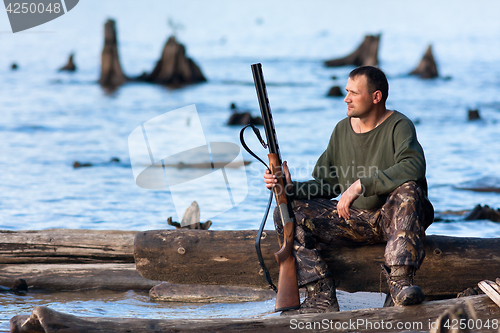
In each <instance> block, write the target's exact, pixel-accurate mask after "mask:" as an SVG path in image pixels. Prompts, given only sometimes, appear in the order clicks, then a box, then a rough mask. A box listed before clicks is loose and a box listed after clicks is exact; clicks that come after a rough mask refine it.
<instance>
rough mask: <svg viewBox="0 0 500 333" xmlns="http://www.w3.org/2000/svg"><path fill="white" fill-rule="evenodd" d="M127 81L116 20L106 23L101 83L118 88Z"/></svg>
mask: <svg viewBox="0 0 500 333" xmlns="http://www.w3.org/2000/svg"><path fill="white" fill-rule="evenodd" d="M126 81H127V77H126V76H125V74H123V71H122V67H121V65H120V57H119V56H118V38H117V36H116V24H115V21H114V20H111V19H110V20H108V21H107V22H106V24H104V47H103V49H102V54H101V77H100V79H99V83H100V84H101V85H102V86H104V87H107V88H116V87H118V86H120V85H122V84H123V83H125V82H126Z"/></svg>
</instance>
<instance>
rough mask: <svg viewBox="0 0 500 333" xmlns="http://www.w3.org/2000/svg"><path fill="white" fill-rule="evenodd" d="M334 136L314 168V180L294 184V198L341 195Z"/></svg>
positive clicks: (305, 198)
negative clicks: (334, 155) (334, 150)
mask: <svg viewBox="0 0 500 333" xmlns="http://www.w3.org/2000/svg"><path fill="white" fill-rule="evenodd" d="M334 147H335V146H334V145H333V135H332V137H331V138H330V142H329V144H328V147H327V148H326V150H325V151H324V152H323V154H321V156H320V157H319V159H318V161H317V162H316V165H315V166H314V169H313V172H312V176H313V179H311V180H308V181H305V182H295V181H294V182H292V185H293V186H292V191H291V192H292V198H294V199H301V200H309V199H312V198H328V199H330V198H335V197H337V196H339V195H340V194H341V190H340V186H339V180H338V177H337V170H336V167H335V166H334V164H333V149H334Z"/></svg>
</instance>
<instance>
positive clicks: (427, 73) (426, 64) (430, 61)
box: [410, 45, 438, 79]
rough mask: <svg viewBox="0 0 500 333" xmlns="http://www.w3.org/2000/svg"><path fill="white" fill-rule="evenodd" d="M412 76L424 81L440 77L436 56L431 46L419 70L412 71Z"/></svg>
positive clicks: (419, 65)
mask: <svg viewBox="0 0 500 333" xmlns="http://www.w3.org/2000/svg"><path fill="white" fill-rule="evenodd" d="M410 75H418V76H419V77H420V78H422V79H432V78H435V77H438V70H437V65H436V61H435V60H434V55H433V54H432V45H429V47H428V48H427V51H425V54H424V56H423V57H422V60H420V63H419V64H418V66H417V68H415V69H414V70H412V71H411V72H410Z"/></svg>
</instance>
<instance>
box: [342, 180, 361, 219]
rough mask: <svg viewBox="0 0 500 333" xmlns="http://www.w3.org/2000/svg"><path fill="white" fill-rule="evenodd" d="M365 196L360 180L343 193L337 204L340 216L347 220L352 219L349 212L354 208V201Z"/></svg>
mask: <svg viewBox="0 0 500 333" xmlns="http://www.w3.org/2000/svg"><path fill="white" fill-rule="evenodd" d="M361 194H363V189H362V187H361V181H360V180H359V179H358V180H356V181H355V182H354V183H352V185H351V186H349V188H348V189H347V191H345V192H344V193H342V196H341V197H340V200H339V203H338V204H337V211H338V213H339V216H340V217H342V218H343V219H345V220H348V219H350V218H351V213H350V212H349V208H350V207H351V206H352V203H353V202H354V200H356V199H357V198H359V196H360V195H361Z"/></svg>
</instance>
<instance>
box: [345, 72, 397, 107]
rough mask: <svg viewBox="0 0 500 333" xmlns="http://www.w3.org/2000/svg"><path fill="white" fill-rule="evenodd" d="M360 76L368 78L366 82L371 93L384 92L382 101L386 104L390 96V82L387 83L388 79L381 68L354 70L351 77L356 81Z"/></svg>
mask: <svg viewBox="0 0 500 333" xmlns="http://www.w3.org/2000/svg"><path fill="white" fill-rule="evenodd" d="M359 75H364V76H366V82H367V85H368V90H369V92H370V93H374V92H375V91H377V90H380V92H382V101H383V102H385V101H386V100H387V97H388V96H389V82H387V77H386V76H385V74H384V72H382V70H381V69H380V68H378V67H374V66H361V67H358V68H355V69H353V70H352V72H351V73H350V74H349V77H350V78H351V79H354V78H355V77H356V76H359Z"/></svg>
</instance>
